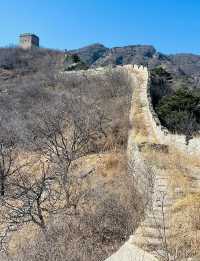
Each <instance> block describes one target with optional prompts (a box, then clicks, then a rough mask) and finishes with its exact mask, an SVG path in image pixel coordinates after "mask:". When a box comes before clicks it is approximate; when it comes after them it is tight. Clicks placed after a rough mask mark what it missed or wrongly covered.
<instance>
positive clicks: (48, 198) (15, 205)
mask: <svg viewBox="0 0 200 261" xmlns="http://www.w3.org/2000/svg"><path fill="white" fill-rule="evenodd" d="M62 61H63V53H61V52H57V51H49V50H38V51H37V50H29V51H24V50H21V49H17V48H11V49H0V119H1V121H0V127H1V133H0V144H1V151H0V186H1V219H0V220H1V227H2V229H1V245H2V250H3V251H2V257H1V259H2V260H22V261H23V260H30V261H31V260H33V261H34V260H35V261H36V260H52V261H53V260H68V261H78V260H80V261H86V260H87V261H88V260H90V261H93V260H95V261H96V260H104V259H105V258H106V257H107V256H109V255H110V254H111V253H112V252H114V251H115V250H116V249H117V248H118V247H119V246H120V245H121V244H122V243H123V242H124V241H125V240H126V239H127V238H128V236H129V235H130V234H131V233H132V232H133V230H134V229H135V228H136V226H137V224H138V222H139V218H140V216H141V213H142V206H141V204H140V203H139V199H138V195H137V192H136V191H135V189H134V186H133V181H132V178H131V177H129V176H128V175H127V171H126V157H125V154H126V144H127V133H128V112H129V104H130V96H131V90H129V88H128V86H127V84H126V81H125V79H124V76H123V75H122V74H120V73H119V72H116V73H111V72H110V71H109V70H107V72H103V73H102V72H101V73H99V74H98V75H89V74H88V75H87V74H85V75H84V76H80V75H72V74H71V75H70V74H67V75H66V76H65V77H62V78H60V77H57V76H58V72H59V71H60V70H62V69H63V68H62ZM8 118H9V122H8V121H7V119H8ZM1 259H0V260H1Z"/></svg>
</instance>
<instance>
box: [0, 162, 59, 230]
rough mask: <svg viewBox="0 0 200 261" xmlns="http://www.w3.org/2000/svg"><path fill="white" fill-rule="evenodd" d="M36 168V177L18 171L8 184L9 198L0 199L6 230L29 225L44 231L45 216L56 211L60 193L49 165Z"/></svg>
mask: <svg viewBox="0 0 200 261" xmlns="http://www.w3.org/2000/svg"><path fill="white" fill-rule="evenodd" d="M40 168H41V170H40V172H41V173H40V175H38V176H37V177H36V178H33V177H31V176H30V175H29V174H30V173H22V172H20V171H18V173H17V175H16V176H15V177H14V178H13V179H12V181H10V184H9V195H8V197H6V198H4V199H3V200H2V216H3V220H4V221H5V223H6V224H7V226H8V227H10V228H12V229H13V228H17V227H18V226H21V225H24V224H26V223H30V222H32V223H34V224H36V225H37V226H39V227H40V228H41V229H42V230H43V231H45V229H46V224H45V217H46V216H47V214H50V213H55V212H56V211H57V210H58V209H59V199H60V195H61V191H60V188H59V186H57V184H56V182H57V180H56V178H55V177H53V176H52V175H51V174H50V168H49V166H46V167H45V166H44V164H41V166H40Z"/></svg>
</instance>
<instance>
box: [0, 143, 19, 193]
mask: <svg viewBox="0 0 200 261" xmlns="http://www.w3.org/2000/svg"><path fill="white" fill-rule="evenodd" d="M16 157H17V153H16V147H15V143H14V141H12V140H10V141H7V142H5V141H3V140H2V141H0V195H1V196H4V195H5V193H6V182H7V181H8V179H9V178H10V177H11V176H12V175H14V174H15V173H16V172H18V171H19V170H20V169H21V168H22V167H23V166H24V165H20V166H19V165H16Z"/></svg>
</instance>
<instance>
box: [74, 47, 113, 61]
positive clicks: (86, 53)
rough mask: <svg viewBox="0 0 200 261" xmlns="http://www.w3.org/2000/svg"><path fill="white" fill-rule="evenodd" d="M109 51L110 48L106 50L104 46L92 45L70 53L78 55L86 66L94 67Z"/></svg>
mask: <svg viewBox="0 0 200 261" xmlns="http://www.w3.org/2000/svg"><path fill="white" fill-rule="evenodd" d="M107 51H109V48H106V47H105V46H104V45H103V44H98V43H96V44H92V45H89V46H86V47H83V48H80V49H77V50H71V51H69V52H70V53H72V54H74V53H77V54H78V55H79V57H80V58H81V60H83V61H84V62H85V63H86V64H88V65H92V64H93V63H95V62H96V61H97V60H98V59H99V58H101V57H103V55H104V54H105V53H106V52H107Z"/></svg>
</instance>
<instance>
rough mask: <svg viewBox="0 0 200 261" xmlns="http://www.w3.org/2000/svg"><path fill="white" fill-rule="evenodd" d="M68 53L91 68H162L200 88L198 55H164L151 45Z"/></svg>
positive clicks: (99, 46) (98, 47)
mask: <svg viewBox="0 0 200 261" xmlns="http://www.w3.org/2000/svg"><path fill="white" fill-rule="evenodd" d="M70 52H72V53H77V54H78V55H79V56H80V58H81V59H82V60H83V61H84V62H85V63H87V64H88V65H89V66H91V67H99V66H106V65H109V64H111V65H123V64H143V65H146V66H148V67H149V68H150V69H152V68H155V67H157V66H162V67H164V68H166V69H167V71H169V72H171V73H173V74H174V75H175V76H177V77H179V78H180V77H189V78H190V79H189V80H190V83H191V85H195V86H197V87H199V88H200V55H195V54H175V55H165V54H162V53H160V52H157V51H156V49H155V48H154V47H153V46H151V45H130V46H125V47H114V48H107V47H105V46H104V45H102V44H93V45H89V46H86V47H83V48H80V49H77V50H72V51H70Z"/></svg>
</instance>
